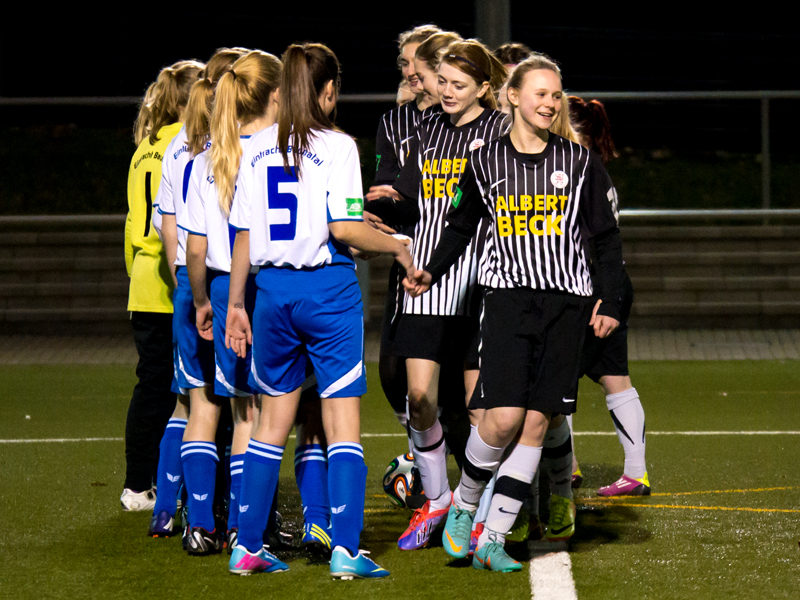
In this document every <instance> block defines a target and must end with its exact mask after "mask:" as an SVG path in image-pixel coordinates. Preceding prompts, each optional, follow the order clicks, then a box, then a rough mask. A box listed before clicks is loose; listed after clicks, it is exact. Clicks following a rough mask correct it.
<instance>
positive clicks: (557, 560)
mask: <svg viewBox="0 0 800 600" xmlns="http://www.w3.org/2000/svg"><path fill="white" fill-rule="evenodd" d="M563 545H564V546H566V543H564V544H563ZM550 546H552V547H553V548H552V550H556V546H557V545H556V544H550ZM558 546H560V544H558ZM552 550H551V551H549V552H548V551H546V550H545V551H544V553H542V551H539V552H538V554H537V553H535V555H534V557H533V558H532V559H531V561H530V581H531V598H533V599H534V600H578V594H577V592H576V591H575V580H574V579H573V578H572V560H571V559H570V557H569V553H568V552H567V551H566V549H563V550H558V551H552Z"/></svg>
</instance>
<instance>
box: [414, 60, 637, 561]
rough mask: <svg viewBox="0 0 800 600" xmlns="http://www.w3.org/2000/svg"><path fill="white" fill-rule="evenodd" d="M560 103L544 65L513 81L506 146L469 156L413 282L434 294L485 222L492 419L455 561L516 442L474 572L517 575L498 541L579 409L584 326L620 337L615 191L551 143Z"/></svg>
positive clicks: (569, 512)
mask: <svg viewBox="0 0 800 600" xmlns="http://www.w3.org/2000/svg"><path fill="white" fill-rule="evenodd" d="M562 95H563V93H562V89H561V76H560V71H559V69H558V67H557V66H556V65H555V63H553V62H552V61H550V60H548V59H546V58H544V57H541V56H537V57H532V58H529V59H527V60H525V61H523V62H522V63H521V64H520V65H519V66H518V67H517V68H516V70H515V71H514V74H513V75H512V77H511V80H510V82H509V86H508V99H509V101H510V103H511V105H512V106H513V119H514V124H513V127H512V130H511V132H510V133H509V135H506V136H502V137H501V138H499V139H497V140H494V141H492V142H490V143H489V144H487V145H485V146H483V147H482V148H479V149H478V150H477V151H475V152H473V154H472V156H471V165H470V166H469V168H468V169H467V172H466V174H465V177H464V178H463V180H462V182H460V185H459V189H460V191H461V195H460V202H459V205H458V207H457V208H456V209H455V210H454V211H453V212H452V213H451V214H450V215H449V216H448V219H447V221H448V227H447V228H446V229H445V230H444V232H443V234H442V238H441V240H440V242H439V245H438V246H437V249H436V251H435V252H434V253H433V254H432V256H431V258H430V261H429V262H428V264H427V266H426V267H425V270H424V271H417V272H416V273H414V275H413V276H411V277H409V280H408V284H409V285H408V289H409V291H410V293H411V294H412V295H414V296H417V295H419V294H420V293H423V292H425V291H427V290H428V289H429V288H430V287H431V284H432V283H433V282H435V281H437V280H438V279H439V278H440V277H441V275H442V273H444V272H446V271H447V269H448V268H449V267H450V265H452V264H453V263H454V262H455V261H456V260H457V257H458V256H460V255H461V253H462V252H463V249H464V248H466V247H467V246H468V244H469V242H470V240H471V239H472V236H473V235H474V233H475V231H476V230H477V228H478V225H479V223H480V221H481V219H483V218H488V219H489V220H490V228H489V233H488V237H487V245H486V248H487V252H486V256H485V260H484V261H482V262H481V265H480V273H479V282H480V283H481V284H482V285H484V286H485V287H486V291H485V294H484V302H483V309H482V313H481V315H482V316H481V350H480V357H481V382H482V383H481V385H482V389H483V392H484V396H485V400H486V402H487V409H486V411H485V413H484V415H483V418H482V420H481V422H480V423H479V424H478V427H477V428H475V429H473V431H472V434H471V435H470V439H469V442H468V444H467V453H466V455H467V458H466V460H467V463H466V465H465V468H464V469H463V470H462V474H461V481H460V483H459V486H458V488H457V489H456V491H455V494H454V496H453V505H452V507H451V509H450V512H449V515H448V518H447V523H446V525H445V530H444V535H443V543H444V546H445V550H446V551H447V552H448V553H449V554H450V555H452V556H456V557H464V556H466V555H467V552H468V548H469V539H470V530H471V525H472V518H473V515H474V512H475V510H476V508H477V502H478V499H479V497H480V495H481V492H482V490H483V487H484V485H485V484H486V482H488V481H489V479H490V478H491V477H492V475H493V473H494V472H495V471H496V470H497V469H498V465H499V464H500V460H501V458H502V457H503V454H504V452H506V449H507V448H508V446H509V445H510V444H512V443H513V442H514V441H516V445H515V446H514V447H513V449H512V450H511V452H510V453H509V454H508V456H507V458H506V459H505V461H504V462H503V464H502V466H500V469H499V471H497V483H496V486H495V492H494V496H493V497H492V506H491V509H490V511H489V517H488V519H487V521H486V527H485V529H484V532H483V533H482V534H481V536H480V539H479V540H478V546H477V550H476V551H475V555H474V557H473V566H474V567H476V568H478V569H491V570H493V571H514V570H519V569H520V568H521V566H520V564H519V563H517V562H516V561H514V560H513V559H511V558H510V557H509V556H508V555H507V554H506V553H505V550H504V548H503V542H504V534H505V532H507V531H508V530H509V529H510V528H511V525H512V524H513V522H514V520H515V518H516V515H517V513H518V511H519V509H520V506H521V504H522V500H523V498H524V496H525V494H526V493H527V490H528V488H529V486H530V482H531V480H532V479H533V475H534V471H535V469H536V466H537V465H538V463H539V458H540V456H541V453H542V445H543V442H544V439H545V432H546V430H547V429H548V425H549V423H550V421H551V419H555V418H556V416H557V415H560V414H569V413H572V412H573V411H574V409H575V395H576V389H575V388H576V381H577V380H576V379H575V377H576V375H577V372H578V367H579V364H578V357H579V355H580V348H581V346H582V344H583V336H584V332H585V328H586V324H587V323H591V324H592V326H593V327H594V331H595V334H596V335H597V336H598V337H601V338H603V337H606V336H608V334H609V333H610V332H611V331H613V329H614V328H615V327H616V326H617V325H618V323H619V302H618V298H619V293H618V292H619V287H620V286H619V282H620V281H621V277H622V254H621V246H620V243H619V231H618V229H617V225H616V220H615V219H614V214H613V212H612V210H611V207H610V205H609V202H608V192H609V191H610V189H611V182H610V179H609V177H608V175H607V173H606V172H605V169H604V168H603V166H602V162H601V161H600V160H599V158H598V157H597V156H596V155H594V154H592V153H589V152H587V151H586V149H585V148H583V147H581V146H580V145H578V144H576V143H574V142H570V141H569V140H566V139H564V138H562V137H560V136H558V135H555V134H552V133H551V132H550V131H549V129H550V127H551V126H552V124H553V122H554V120H555V118H556V117H557V115H558V113H559V111H560V110H561V106H562V104H561V96H562ZM581 230H584V231H586V232H587V233H588V234H589V235H590V236H593V238H594V245H595V250H596V256H597V261H596V264H597V270H598V277H599V279H600V281H601V283H602V296H601V299H602V300H603V302H602V304H600V305H599V309H597V308H596V309H595V313H594V314H592V304H593V303H592V300H591V294H592V287H591V279H590V277H589V271H588V268H587V261H586V257H585V254H584V251H583V246H582V237H581V235H582V234H581ZM590 317H591V319H590ZM567 434H568V430H567ZM566 443H567V444H568V443H569V436H568V435H567V441H566ZM566 468H567V469H569V465H567V467H566ZM562 500H563V501H562ZM554 511H555V512H557V513H559V514H560V513H563V515H564V516H563V518H562V519H561V522H562V523H563V530H561V531H558V532H554V534H558V535H563V536H568V534H569V530H570V529H574V505H573V504H572V503H571V501H569V500H568V499H566V498H563V499H559V497H558V496H556V495H554V496H553V497H552V500H551V512H554ZM551 523H553V520H552V519H551ZM559 529H561V527H559ZM549 539H559V537H557V536H553V537H550V538H549Z"/></svg>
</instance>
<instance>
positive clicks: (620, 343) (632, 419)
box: [569, 96, 650, 496]
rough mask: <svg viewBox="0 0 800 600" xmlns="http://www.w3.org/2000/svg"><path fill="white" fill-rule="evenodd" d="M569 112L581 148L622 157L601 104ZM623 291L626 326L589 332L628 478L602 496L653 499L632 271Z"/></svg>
mask: <svg viewBox="0 0 800 600" xmlns="http://www.w3.org/2000/svg"><path fill="white" fill-rule="evenodd" d="M569 109H570V117H571V120H572V122H573V124H574V125H575V127H576V128H577V129H578V136H579V141H580V143H581V144H583V145H584V146H586V147H587V148H589V149H591V150H594V151H595V152H597V153H598V154H599V155H600V157H601V158H602V159H603V162H605V163H607V162H608V161H609V160H611V159H612V158H614V157H616V156H617V151H616V149H615V148H614V142H613V140H612V139H611V133H610V130H611V123H610V122H609V120H608V115H607V114H606V109H605V107H604V106H603V104H602V103H601V102H599V101H598V100H591V101H589V102H586V101H584V100H583V98H579V97H578V96H570V97H569ZM612 189H613V188H612ZM609 200H610V201H611V203H612V208H613V210H614V216H616V217H618V216H619V211H618V208H617V194H616V190H614V192H613V194H612V196H611V197H609ZM595 287H597V286H595ZM622 290H623V296H622V309H621V312H620V315H621V319H620V326H619V328H617V330H616V331H614V333H613V334H612V335H611V336H609V337H608V338H606V339H598V338H597V337H595V336H594V335H592V334H591V332H587V333H586V342H585V344H584V346H583V361H582V364H581V373H582V374H585V375H587V376H588V377H589V378H590V379H591V380H592V381H594V382H595V383H599V384H600V386H602V388H603V390H604V391H605V393H606V404H607V405H608V410H609V412H610V413H611V419H612V420H613V421H614V428H615V429H616V431H617V437H618V438H619V442H620V444H621V445H622V449H623V451H624V452H625V466H624V470H623V472H622V477H620V478H619V479H618V480H617V481H615V482H614V483H612V484H610V485H606V486H603V487H601V488H600V489H599V490H597V493H598V494H600V495H601V496H648V495H650V479H649V478H648V476H647V467H646V463H645V418H644V409H643V408H642V403H641V401H640V400H639V394H638V392H637V391H636V388H634V387H633V384H632V383H631V378H630V374H629V372H628V316H629V315H630V313H631V305H632V304H633V286H632V285H631V280H630V277H628V273H627V272H625V275H624V281H623V287H622ZM595 293H597V292H595ZM569 425H570V429H572V419H569ZM573 461H574V463H573V469H572V471H573V475H572V477H573V485H575V487H579V486H580V482H581V481H582V479H583V477H582V475H581V471H580V468H579V467H578V462H577V460H575V459H573Z"/></svg>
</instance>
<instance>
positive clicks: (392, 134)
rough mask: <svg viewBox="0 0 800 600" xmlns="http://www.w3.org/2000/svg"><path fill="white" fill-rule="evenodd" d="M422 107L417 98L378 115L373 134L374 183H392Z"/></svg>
mask: <svg viewBox="0 0 800 600" xmlns="http://www.w3.org/2000/svg"><path fill="white" fill-rule="evenodd" d="M421 116H422V111H421V110H420V109H419V108H417V103H416V102H413V101H412V102H407V103H406V104H403V105H402V106H398V107H397V108H393V109H392V110H390V111H389V112H387V113H386V114H384V115H383V116H382V117H381V120H380V122H379V123H378V134H377V136H376V137H375V185H392V184H393V183H394V182H395V180H396V179H397V176H398V175H399V174H400V169H402V168H403V165H404V164H405V163H406V157H407V156H408V152H409V150H410V148H411V140H412V139H413V137H414V133H415V131H416V129H417V123H419V120H420V118H421Z"/></svg>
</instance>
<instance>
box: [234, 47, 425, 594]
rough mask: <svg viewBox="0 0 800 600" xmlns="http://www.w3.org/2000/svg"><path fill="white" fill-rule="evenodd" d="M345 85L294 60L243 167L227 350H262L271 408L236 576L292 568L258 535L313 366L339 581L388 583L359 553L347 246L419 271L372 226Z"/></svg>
mask: <svg viewBox="0 0 800 600" xmlns="http://www.w3.org/2000/svg"><path fill="white" fill-rule="evenodd" d="M339 85H340V76H339V61H338V60H337V59H336V56H335V55H334V54H333V52H331V51H330V50H329V49H328V48H327V47H325V46H323V45H321V44H310V43H309V44H303V45H292V46H289V48H288V49H287V50H286V52H285V53H284V56H283V76H282V78H281V86H280V89H281V100H280V110H279V115H278V124H277V125H273V126H272V127H268V128H267V129H265V130H264V131H262V132H260V133H259V134H257V135H256V136H254V137H253V139H252V140H251V141H250V144H249V145H248V147H247V149H246V150H245V152H244V153H243V155H242V160H241V167H240V170H239V178H238V181H237V189H236V195H235V198H234V202H233V207H232V209H231V216H230V223H231V225H233V226H234V227H235V228H236V229H237V230H238V232H237V235H236V241H235V243H234V249H233V257H232V263H231V287H230V296H229V303H228V321H227V332H226V342H227V343H229V344H230V345H231V347H232V348H233V349H234V350H235V351H236V352H237V354H238V355H239V356H242V357H243V356H245V352H246V345H247V343H248V342H250V341H252V343H253V349H252V352H253V366H252V371H251V382H252V383H253V384H254V385H255V386H256V387H257V388H258V389H259V391H261V392H262V393H263V394H264V396H263V397H262V407H261V414H260V416H259V421H258V424H257V426H256V428H255V430H254V432H253V439H252V440H251V441H250V445H249V446H248V449H247V452H246V454H245V461H244V479H243V481H242V495H241V500H240V511H241V512H240V515H239V543H238V546H237V547H236V548H235V549H234V551H233V554H232V556H231V560H230V564H229V568H230V570H231V572H233V573H239V574H248V573H253V572H257V571H283V570H286V569H287V568H288V567H287V565H286V564H285V563H283V562H281V561H280V560H278V559H277V558H276V557H275V556H274V555H272V554H271V553H270V552H269V551H268V550H267V549H266V548H264V547H262V540H261V532H262V531H263V530H264V526H265V524H266V519H267V511H268V509H269V502H270V500H271V498H272V496H273V493H274V490H275V486H276V485H277V482H278V474H279V470H280V461H281V458H282V456H283V451H284V447H285V444H286V439H287V437H288V435H289V432H290V430H291V428H292V425H293V424H294V421H295V415H296V413H297V408H298V403H299V400H300V391H301V387H300V386H301V384H302V383H303V380H304V379H305V369H306V364H307V362H308V361H310V362H311V364H312V365H313V368H314V373H315V375H316V378H317V387H318V389H319V391H320V397H321V398H322V417H323V423H324V427H325V433H326V437H327V441H328V447H327V456H328V481H329V482H330V485H329V486H328V489H329V494H330V498H329V501H330V509H331V525H332V535H331V537H332V545H333V548H334V549H333V553H332V556H331V564H330V569H331V575H332V576H333V577H335V578H343V579H352V578H353V577H384V576H386V575H388V574H389V573H388V571H386V570H385V569H382V568H380V567H378V566H377V565H376V564H375V563H374V562H372V561H371V560H370V559H369V558H367V557H366V556H365V555H364V553H363V552H362V551H360V550H359V548H358V546H359V538H360V534H361V529H362V526H363V518H364V492H365V486H366V480H365V478H366V470H367V469H366V466H365V465H364V458H363V449H362V447H361V444H360V419H359V405H360V397H361V395H362V394H363V393H364V392H365V391H366V377H365V371H364V365H363V352H364V350H363V313H362V304H361V297H360V292H359V288H358V283H357V280H356V276H355V271H354V263H353V259H352V257H351V256H350V253H349V251H348V246H351V247H354V248H356V249H358V250H360V251H364V252H388V253H391V254H392V255H394V256H395V258H396V259H397V260H398V261H399V262H400V263H401V265H402V266H403V267H404V268H406V269H410V268H411V267H412V263H411V257H410V255H409V253H408V251H407V250H406V247H405V245H404V244H403V243H402V242H400V241H399V240H396V239H394V238H392V237H391V236H388V235H386V234H384V233H381V232H379V231H376V230H375V229H373V228H371V227H369V226H368V225H367V224H366V223H364V222H363V217H362V202H363V200H362V198H363V192H362V188H361V175H360V169H359V163H358V150H357V149H356V145H355V142H354V141H353V139H352V138H350V137H349V136H347V135H345V134H343V133H341V132H339V131H336V129H335V126H334V124H333V121H332V120H331V118H330V114H331V113H332V112H333V110H334V108H335V106H336V99H337V96H338V92H339ZM251 264H252V265H255V266H258V267H259V272H258V275H257V276H256V284H257V286H258V293H257V297H256V307H255V311H254V313H253V326H252V333H251V329H250V322H249V318H248V315H247V312H246V311H245V306H244V292H245V283H246V280H247V275H248V273H249V270H250V266H251Z"/></svg>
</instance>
